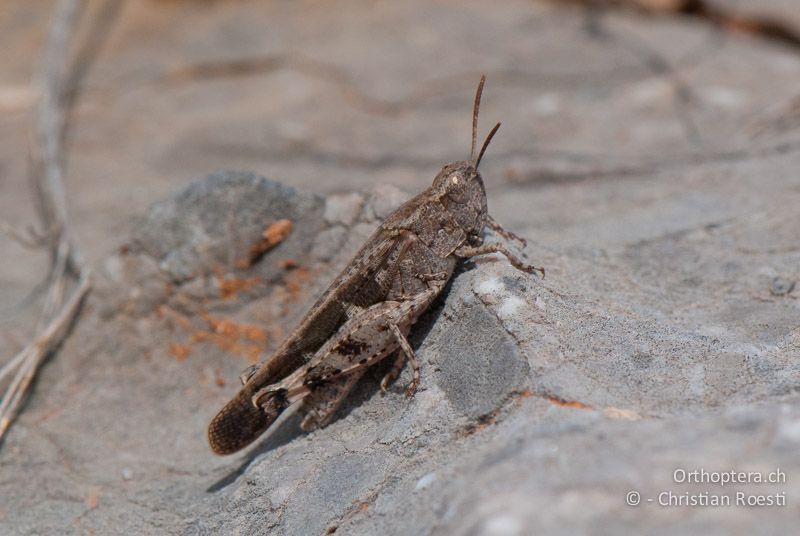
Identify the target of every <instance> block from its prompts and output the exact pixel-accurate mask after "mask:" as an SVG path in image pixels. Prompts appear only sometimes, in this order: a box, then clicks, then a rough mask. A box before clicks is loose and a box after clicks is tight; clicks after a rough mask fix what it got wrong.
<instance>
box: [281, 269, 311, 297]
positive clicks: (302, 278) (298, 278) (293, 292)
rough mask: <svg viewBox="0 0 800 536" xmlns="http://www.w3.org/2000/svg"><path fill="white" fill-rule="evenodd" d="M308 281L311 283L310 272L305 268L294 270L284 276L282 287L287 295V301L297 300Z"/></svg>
mask: <svg viewBox="0 0 800 536" xmlns="http://www.w3.org/2000/svg"><path fill="white" fill-rule="evenodd" d="M309 281H311V272H310V271H309V270H307V269H305V268H296V269H294V270H292V271H291V272H289V273H288V274H286V278H285V279H284V286H285V287H286V291H287V293H288V294H289V296H288V298H289V301H295V300H297V298H298V297H299V296H300V293H301V292H302V291H303V289H304V288H305V287H306V286H307V285H308V282H309Z"/></svg>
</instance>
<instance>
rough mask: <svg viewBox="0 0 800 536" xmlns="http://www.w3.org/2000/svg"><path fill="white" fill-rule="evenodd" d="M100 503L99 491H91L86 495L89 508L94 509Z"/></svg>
mask: <svg viewBox="0 0 800 536" xmlns="http://www.w3.org/2000/svg"><path fill="white" fill-rule="evenodd" d="M99 503H100V498H99V497H98V496H97V493H90V494H89V495H88V496H87V497H86V507H87V508H88V509H89V510H94V509H95V508H97V505H98V504H99Z"/></svg>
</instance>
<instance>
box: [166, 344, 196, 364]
mask: <svg viewBox="0 0 800 536" xmlns="http://www.w3.org/2000/svg"><path fill="white" fill-rule="evenodd" d="M169 353H170V354H172V356H173V357H175V359H177V360H178V361H183V360H185V359H186V358H187V357H189V354H190V353H192V347H191V346H188V345H186V344H178V343H176V342H173V343H170V345H169Z"/></svg>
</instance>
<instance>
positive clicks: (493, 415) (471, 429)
mask: <svg viewBox="0 0 800 536" xmlns="http://www.w3.org/2000/svg"><path fill="white" fill-rule="evenodd" d="M499 414H500V410H497V409H496V410H494V411H490V412H489V413H485V414H483V415H481V416H480V417H478V419H477V420H476V421H475V422H473V423H469V424H468V425H467V426H466V427H465V428H464V434H465V435H468V436H469V435H472V434H474V433H476V432H480V431H482V430H485V429H486V428H487V427H489V426H491V425H493V424H495V423H496V422H497V415H499Z"/></svg>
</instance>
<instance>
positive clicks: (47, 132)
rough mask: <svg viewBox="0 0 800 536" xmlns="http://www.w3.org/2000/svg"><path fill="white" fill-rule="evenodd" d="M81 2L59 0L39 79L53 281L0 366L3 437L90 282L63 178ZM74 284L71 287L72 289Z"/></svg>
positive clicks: (40, 150)
mask: <svg viewBox="0 0 800 536" xmlns="http://www.w3.org/2000/svg"><path fill="white" fill-rule="evenodd" d="M82 7H83V2H82V1H81V0H60V1H59V2H58V4H57V5H56V10H55V14H54V17H53V23H52V25H51V27H50V34H49V37H48V42H47V47H46V49H45V54H44V62H43V66H42V73H41V75H40V77H39V79H38V83H39V84H40V85H41V86H42V94H41V95H42V96H41V99H40V101H39V104H38V108H37V115H36V130H35V136H34V139H33V140H32V144H31V164H32V165H31V174H30V180H31V182H32V183H33V188H34V192H35V194H36V203H37V208H38V212H39V219H40V224H41V228H42V229H44V230H45V231H44V239H43V241H42V244H43V245H46V246H48V247H49V249H50V257H51V267H50V274H49V276H48V280H49V282H50V285H49V287H48V290H47V296H46V298H45V302H44V306H43V308H42V314H41V317H40V319H39V323H38V325H37V328H36V336H35V337H34V339H33V341H32V342H31V343H30V344H28V345H27V346H26V347H25V348H24V349H23V350H22V351H21V352H19V353H18V354H17V355H15V356H14V357H12V358H11V359H10V360H9V362H8V363H7V364H6V365H5V366H3V367H2V369H0V381H3V379H4V378H5V377H7V376H8V375H9V374H11V372H12V371H13V370H16V374H15V375H14V378H13V380H12V381H11V383H10V384H9V386H8V388H7V389H6V391H5V393H4V395H3V398H2V401H0V441H1V440H2V438H3V436H4V434H5V433H6V431H7V430H8V429H9V427H10V426H11V424H12V423H13V422H14V419H15V418H16V416H17V415H18V414H19V411H20V408H21V407H22V403H23V402H24V400H25V396H26V395H27V393H28V391H29V389H30V387H31V385H32V383H33V379H34V378H35V377H36V373H37V372H38V371H39V368H40V367H41V365H42V364H43V363H44V362H45V360H46V359H47V357H48V356H49V355H50V354H51V353H52V352H53V351H54V350H55V349H56V348H57V347H58V346H59V345H60V344H61V342H62V341H63V339H64V337H66V335H67V333H68V332H69V328H70V326H71V325H72V323H73V321H74V320H75V318H76V316H77V314H78V312H79V311H80V305H81V303H82V302H83V299H84V297H85V296H86V294H87V293H88V292H89V289H90V287H91V283H90V273H89V270H88V269H87V268H86V267H85V266H84V264H83V261H82V259H81V256H80V254H79V252H78V250H77V249H76V248H75V246H74V245H73V244H72V243H71V241H70V236H69V229H68V219H67V203H66V195H65V190H64V182H63V157H64V154H63V138H64V133H65V127H66V109H65V108H66V107H65V104H64V103H65V95H66V94H67V92H68V91H69V88H68V87H67V85H68V84H69V69H68V65H69V63H68V56H69V49H70V46H69V45H70V41H71V40H72V37H73V35H74V33H75V26H76V23H77V20H78V18H79V15H80V12H81V8H82ZM73 280H74V282H73ZM70 287H73V288H72V290H71V292H69V291H68V289H69V288H70Z"/></svg>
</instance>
